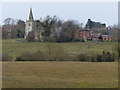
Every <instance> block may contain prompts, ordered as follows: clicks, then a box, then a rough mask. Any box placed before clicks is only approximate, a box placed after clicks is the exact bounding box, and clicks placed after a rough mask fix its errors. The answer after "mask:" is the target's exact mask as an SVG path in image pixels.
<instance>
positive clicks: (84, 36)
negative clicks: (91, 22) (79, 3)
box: [75, 29, 93, 41]
mask: <svg viewBox="0 0 120 90" xmlns="http://www.w3.org/2000/svg"><path fill="white" fill-rule="evenodd" d="M92 37H93V33H92V31H90V30H89V29H88V30H79V31H77V32H76V33H75V38H76V39H78V40H84V41H87V40H92Z"/></svg>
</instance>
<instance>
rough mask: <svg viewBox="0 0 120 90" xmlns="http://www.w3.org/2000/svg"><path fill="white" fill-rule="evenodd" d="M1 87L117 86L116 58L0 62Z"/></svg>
mask: <svg viewBox="0 0 120 90" xmlns="http://www.w3.org/2000/svg"><path fill="white" fill-rule="evenodd" d="M2 65H3V76H2V80H3V82H2V86H3V88H117V87H118V63H117V62H103V63H98V62H94V63H93V62H58V61H55V62H48V61H47V62H3V64H2Z"/></svg>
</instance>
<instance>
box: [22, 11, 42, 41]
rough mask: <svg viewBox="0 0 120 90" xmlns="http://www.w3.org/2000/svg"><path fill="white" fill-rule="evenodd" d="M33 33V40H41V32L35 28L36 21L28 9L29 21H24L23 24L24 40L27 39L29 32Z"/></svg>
mask: <svg viewBox="0 0 120 90" xmlns="http://www.w3.org/2000/svg"><path fill="white" fill-rule="evenodd" d="M31 31H33V33H34V34H35V39H42V33H43V30H39V29H38V28H37V21H35V20H34V18H33V14H32V9H30V13H29V19H28V20H26V24H25V36H24V37H25V39H26V38H27V37H28V34H29V32H31Z"/></svg>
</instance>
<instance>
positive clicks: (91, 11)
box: [0, 2, 118, 26]
mask: <svg viewBox="0 0 120 90" xmlns="http://www.w3.org/2000/svg"><path fill="white" fill-rule="evenodd" d="M30 7H32V9H33V16H34V18H35V19H40V18H44V17H45V16H47V15H50V16H54V15H56V16H57V17H58V18H60V19H62V20H69V19H73V20H77V21H78V22H79V23H84V25H85V24H86V22H87V20H88V18H90V19H91V20H93V21H98V22H102V23H106V24H107V26H108V25H114V24H117V23H118V3H117V2H75V3H73V2H71V3H70V2H63V3H62V2H56V3H55V2H50V3H49V2H44V3H42V2H26V3H25V2H24V3H22V2H16V3H15V2H10V3H8V2H6V3H2V17H0V18H2V20H1V21H0V24H3V23H2V22H3V21H4V19H5V18H8V17H11V18H14V19H22V20H24V21H26V19H28V14H29V9H30Z"/></svg>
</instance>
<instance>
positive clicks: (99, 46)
mask: <svg viewBox="0 0 120 90" xmlns="http://www.w3.org/2000/svg"><path fill="white" fill-rule="evenodd" d="M116 44H117V43H116V42H98V43H93V42H84V43H81V42H70V43H48V42H20V41H18V39H7V40H3V41H2V45H3V47H2V49H3V50H2V51H3V52H2V53H3V54H9V55H10V56H12V57H13V59H15V58H16V57H17V56H20V55H21V54H23V53H24V52H26V51H29V52H36V51H37V50H40V51H42V52H44V53H46V52H47V50H48V48H47V46H48V45H51V46H53V47H54V46H55V45H56V46H60V47H62V50H64V52H66V53H69V54H74V53H81V52H87V53H93V54H94V53H102V52H103V50H105V51H110V52H112V51H113V47H114V46H115V45H116Z"/></svg>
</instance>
